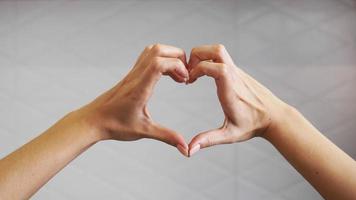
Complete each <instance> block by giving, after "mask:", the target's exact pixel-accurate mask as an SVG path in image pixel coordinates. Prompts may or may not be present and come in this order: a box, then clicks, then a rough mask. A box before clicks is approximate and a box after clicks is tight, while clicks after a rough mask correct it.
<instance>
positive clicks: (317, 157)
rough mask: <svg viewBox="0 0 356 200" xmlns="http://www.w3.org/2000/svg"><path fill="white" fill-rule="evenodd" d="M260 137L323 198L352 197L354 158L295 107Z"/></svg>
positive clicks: (355, 195) (355, 171) (355, 181)
mask: <svg viewBox="0 0 356 200" xmlns="http://www.w3.org/2000/svg"><path fill="white" fill-rule="evenodd" d="M264 138H266V139H267V140H268V141H269V142H271V143H272V144H273V145H274V146H275V147H276V148H277V149H278V151H279V152H281V154H282V155H283V156H284V157H285V158H286V159H287V160H288V162H289V163H291V164H292V165H293V166H294V168H295V169H297V170H298V172H299V173H301V174H302V175H303V176H304V178H305V179H306V180H308V181H309V182H310V183H311V184H312V185H313V186H314V188H316V189H317V190H318V192H319V193H320V194H321V195H322V196H323V197H324V198H325V199H356V189H355V188H356V162H355V161H354V160H353V159H352V158H351V157H350V156H349V155H347V154H346V153H345V152H343V151H342V150H341V149H339V148H338V147H337V146H336V145H335V144H333V143H332V142H331V141H330V140H329V139H327V138H326V137H325V136H324V135H322V134H321V133H320V132H319V131H318V130H317V129H316V128H314V127H313V126H312V125H311V124H310V123H309V122H308V121H307V120H306V119H305V118H304V117H303V116H302V115H301V114H300V113H299V112H298V111H296V110H295V109H290V110H289V111H288V112H287V113H286V114H285V119H282V120H281V122H280V123H279V125H278V126H276V127H271V129H270V130H269V131H268V132H266V133H265V135H264Z"/></svg>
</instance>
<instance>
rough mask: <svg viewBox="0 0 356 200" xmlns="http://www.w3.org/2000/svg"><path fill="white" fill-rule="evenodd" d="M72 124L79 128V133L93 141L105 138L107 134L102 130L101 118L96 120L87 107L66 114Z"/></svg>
mask: <svg viewBox="0 0 356 200" xmlns="http://www.w3.org/2000/svg"><path fill="white" fill-rule="evenodd" d="M65 118H68V120H69V121H70V123H71V124H73V126H75V127H76V128H77V129H78V133H79V134H81V135H82V136H83V137H86V138H88V139H89V140H90V141H92V142H93V143H96V142H99V141H101V140H105V139H106V138H105V134H103V131H101V130H100V127H99V120H96V119H95V118H96V117H95V116H93V115H92V114H91V113H90V112H88V111H86V109H79V110H75V111H72V112H70V113H69V114H67V116H65Z"/></svg>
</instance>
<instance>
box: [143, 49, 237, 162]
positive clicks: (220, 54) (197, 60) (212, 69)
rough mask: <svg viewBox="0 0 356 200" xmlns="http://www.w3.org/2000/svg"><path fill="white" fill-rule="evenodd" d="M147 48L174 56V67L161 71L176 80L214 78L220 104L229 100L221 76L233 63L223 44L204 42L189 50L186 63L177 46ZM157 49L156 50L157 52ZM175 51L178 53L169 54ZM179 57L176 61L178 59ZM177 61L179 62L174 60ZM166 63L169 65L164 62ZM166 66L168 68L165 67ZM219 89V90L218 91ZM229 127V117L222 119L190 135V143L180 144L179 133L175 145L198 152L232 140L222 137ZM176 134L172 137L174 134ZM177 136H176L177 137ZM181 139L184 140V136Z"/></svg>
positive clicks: (186, 152)
mask: <svg viewBox="0 0 356 200" xmlns="http://www.w3.org/2000/svg"><path fill="white" fill-rule="evenodd" d="M149 49H150V50H149V51H152V49H153V51H154V52H156V54H158V55H161V56H162V55H164V56H165V57H170V56H172V57H175V59H176V60H175V62H176V63H173V64H172V65H173V66H174V67H173V68H174V70H173V71H172V70H170V71H169V70H167V71H163V73H162V74H164V75H169V76H171V77H172V78H173V79H174V80H175V81H176V82H179V83H184V82H185V83H186V84H192V83H193V82H195V81H196V80H197V79H198V78H199V77H201V76H204V75H207V76H209V77H212V78H214V79H215V82H216V85H217V87H218V96H219V100H220V103H221V104H222V105H224V104H226V103H231V100H230V101H226V98H224V97H223V96H224V94H223V93H222V92H224V90H226V88H225V89H223V90H221V86H223V85H224V87H226V86H227V84H226V80H222V79H223V77H222V76H224V75H226V74H228V70H227V68H228V67H230V68H233V66H234V64H233V61H232V59H231V57H230V56H229V54H228V53H227V51H226V50H225V47H224V46H222V45H205V46H200V47H196V48H193V49H192V51H191V53H190V58H189V62H188V63H187V62H186V60H185V59H186V58H185V53H184V51H182V50H180V49H177V48H176V47H171V46H166V45H158V46H157V45H155V46H153V47H152V46H151V47H149ZM157 52H159V53H157ZM172 52H178V53H172ZM177 58H178V59H179V60H178V59H177ZM163 62H166V63H168V62H169V61H162V60H161V61H160V63H159V64H158V63H157V64H155V65H157V66H159V65H162V63H163ZM177 62H178V63H177ZM167 65H168V64H167ZM167 68H169V67H167ZM231 72H232V73H233V72H234V71H231ZM219 89H220V92H219ZM223 111H224V113H225V116H226V112H225V111H226V110H225V109H224V108H223ZM227 128H228V120H226V119H225V121H224V124H223V126H222V127H220V128H217V129H214V130H209V131H205V132H202V133H199V134H197V135H196V136H194V137H193V138H192V140H191V141H190V143H189V145H188V146H187V145H186V144H185V145H184V146H183V145H182V136H181V135H179V139H177V140H178V141H180V143H178V144H177V146H176V147H177V149H178V150H179V151H180V152H181V153H182V154H183V155H185V156H188V157H190V156H192V155H193V154H194V153H196V152H197V151H199V150H200V149H201V148H205V147H208V146H212V145H215V144H222V143H231V138H227V137H225V132H226V130H227ZM177 134H178V133H176V134H175V136H174V137H177ZM177 138H178V137H177ZM183 140H184V139H183Z"/></svg>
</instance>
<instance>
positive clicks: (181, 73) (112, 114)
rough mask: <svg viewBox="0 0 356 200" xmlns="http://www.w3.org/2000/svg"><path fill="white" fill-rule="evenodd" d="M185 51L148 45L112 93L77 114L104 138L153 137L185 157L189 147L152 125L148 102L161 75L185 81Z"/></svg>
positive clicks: (162, 129)
mask: <svg viewBox="0 0 356 200" xmlns="http://www.w3.org/2000/svg"><path fill="white" fill-rule="evenodd" d="M186 65H187V63H186V57H185V52H184V51H183V50H182V49H179V48H176V47H172V46H166V45H160V44H156V45H151V46H148V47H146V48H145V50H144V51H143V52H142V53H141V55H140V56H139V58H138V60H137V62H136V64H135V65H134V67H133V68H132V70H131V71H130V72H129V73H128V74H127V76H126V77H125V78H124V79H123V80H122V81H121V82H119V83H118V84H117V85H116V86H115V87H113V88H112V89H111V90H109V91H107V92H106V93H104V94H103V95H101V96H99V97H98V98H97V99H95V100H94V101H93V102H92V103H90V104H89V105H87V106H85V107H83V108H82V109H80V110H79V111H80V112H81V113H86V114H83V115H84V116H88V117H86V118H87V120H86V121H88V122H89V123H88V124H91V126H92V128H94V129H95V130H97V132H98V133H99V134H101V135H102V137H103V139H115V140H123V141H131V140H138V139H141V138H152V139H156V140H160V141H162V142H165V143H167V144H170V145H172V146H175V147H177V148H178V150H179V151H180V152H181V153H182V154H183V155H185V156H187V155H188V145H187V144H186V143H185V141H184V138H183V137H182V136H181V135H180V134H178V133H176V132H175V131H173V130H170V129H168V128H165V127H163V126H161V125H159V124H157V123H156V122H154V121H153V120H152V118H151V116H150V114H149V112H148V109H147V102H148V100H149V98H150V96H151V94H152V91H153V89H154V86H155V84H156V83H157V81H158V80H159V79H160V77H161V75H169V76H170V77H172V78H173V79H174V80H175V81H177V82H179V83H183V82H186V81H187V80H188V75H189V74H188V70H187V69H186Z"/></svg>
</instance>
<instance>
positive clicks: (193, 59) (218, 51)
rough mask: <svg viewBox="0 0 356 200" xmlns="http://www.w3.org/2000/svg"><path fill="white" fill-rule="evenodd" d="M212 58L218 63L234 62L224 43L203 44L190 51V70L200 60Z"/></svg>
mask: <svg viewBox="0 0 356 200" xmlns="http://www.w3.org/2000/svg"><path fill="white" fill-rule="evenodd" d="M206 60H211V61H213V62H217V63H225V64H228V65H230V64H233V61H232V59H231V57H230V55H229V53H228V52H227V51H226V48H225V47H224V45H221V44H213V45H202V46H198V47H194V48H193V49H192V51H191V52H190V58H189V63H188V70H191V69H192V68H193V67H195V66H196V65H197V64H198V63H199V62H200V61H206Z"/></svg>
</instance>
